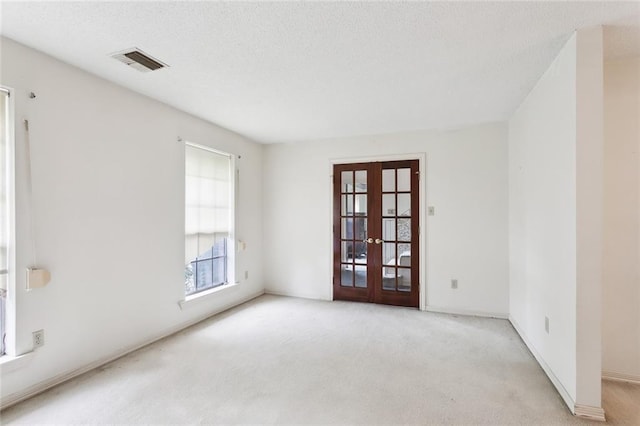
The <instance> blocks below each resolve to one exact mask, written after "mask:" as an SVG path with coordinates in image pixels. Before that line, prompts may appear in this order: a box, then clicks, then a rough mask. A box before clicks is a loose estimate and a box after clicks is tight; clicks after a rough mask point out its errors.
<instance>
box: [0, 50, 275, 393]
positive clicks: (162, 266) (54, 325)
mask: <svg viewBox="0 0 640 426" xmlns="http://www.w3.org/2000/svg"><path fill="white" fill-rule="evenodd" d="M1 42H2V45H1V47H2V58H1V61H0V62H1V64H2V68H1V74H0V75H1V81H0V83H1V84H2V85H6V86H9V87H11V88H13V89H15V97H14V100H15V105H16V123H17V126H16V146H17V153H16V155H17V158H16V168H17V177H16V180H17V190H16V204H17V215H16V216H17V221H16V222H17V224H16V226H17V229H16V238H17V242H18V246H17V259H16V263H17V265H16V266H17V271H18V274H17V276H16V280H17V283H16V287H15V289H14V301H15V305H13V306H12V309H14V310H15V312H16V318H15V320H16V327H17V329H16V342H15V349H16V351H15V352H16V353H17V354H21V353H25V352H28V351H30V350H31V348H32V344H31V342H32V336H31V332H32V331H34V330H38V329H44V331H45V345H44V346H43V347H41V348H39V349H37V350H36V351H35V353H34V355H33V357H32V358H31V359H30V361H29V362H28V365H27V366H23V367H22V368H15V367H12V368H8V367H7V365H3V368H2V377H1V379H2V391H1V392H2V398H3V403H7V402H10V401H11V400H13V399H14V398H16V397H18V396H20V395H22V394H24V393H25V392H29V391H30V390H34V389H36V388H37V387H39V386H42V385H44V384H47V383H51V382H52V381H55V380H56V378H60V377H62V376H63V375H65V374H67V373H70V372H72V371H74V370H76V369H80V368H82V367H84V366H86V365H89V364H91V363H94V362H96V361H99V360H102V359H106V358H108V357H110V356H113V355H115V354H118V353H120V352H121V351H122V350H126V349H129V348H132V347H135V346H136V345H139V344H141V343H143V342H146V341H149V340H151V339H154V338H156V337H158V336H161V335H163V334H165V333H167V332H169V331H171V330H176V329H177V328H179V327H181V326H183V325H186V324H188V323H190V322H193V321H195V320H197V319H200V318H203V317H205V316H208V315H210V314H212V313H214V312H217V311H219V310H221V309H223V308H225V307H228V306H231V305H233V304H237V303H239V302H240V301H243V300H246V299H248V298H250V297H252V296H255V295H258V294H260V293H261V292H262V291H263V285H262V282H261V279H260V278H261V276H262V271H261V265H262V261H261V246H262V240H261V238H262V232H261V226H262V224H261V211H262V206H261V203H262V201H261V197H260V196H259V188H260V180H261V177H262V146H261V145H258V144H255V143H253V142H251V141H249V140H247V139H245V138H243V137H240V136H238V135H236V134H234V133H231V132H229V131H226V130H224V129H221V128H219V127H217V126H215V125H212V124H210V123H207V122H205V121H202V120H200V119H196V118H194V117H192V116H190V115H188V114H185V113H182V112H180V111H177V110H175V109H173V108H170V107H168V106H166V105H164V104H161V103H159V102H156V101H153V100H150V99H148V98H146V97H143V96H141V95H138V94H135V93H132V92H130V91H128V90H125V89H123V88H121V87H119V86H116V85H114V84H111V83H109V82H107V81H105V80H102V79H100V78H97V77H95V76H93V75H90V74H87V73H85V72H83V71H80V70H78V69H76V68H73V67H71V66H69V65H66V64H63V63H61V62H59V61H57V60H54V59H52V58H51V57H48V56H46V55H44V54H42V53H39V52H36V51H34V50H31V49H29V48H26V47H24V46H22V45H19V44H17V43H15V42H13V41H10V40H7V39H2V40H1ZM123 72H136V71H134V70H131V69H127V68H126V67H125V68H123ZM159 72H163V71H159ZM149 78H153V74H149ZM31 91H33V92H35V93H36V94H37V98H36V99H29V98H28V93H29V92H31ZM24 119H29V122H30V128H31V144H32V156H33V191H34V206H35V209H36V216H35V229H36V231H37V241H38V248H37V253H38V264H39V266H42V267H46V268H48V269H49V270H51V274H52V280H51V283H50V284H49V285H48V286H47V287H45V288H43V289H38V290H33V291H31V292H26V291H25V290H24V287H25V276H24V272H23V271H24V270H25V268H26V267H27V266H31V262H32V260H31V259H32V257H31V254H32V253H31V250H30V243H29V241H30V232H29V226H28V223H29V220H28V219H29V211H28V208H27V206H28V203H27V191H26V187H25V179H26V169H25V161H26V158H25V149H24V146H25V145H24V143H25V139H24V134H25V133H24V129H23V127H22V122H23V120H24ZM178 136H181V137H182V138H184V139H185V140H189V141H193V142H196V143H199V144H203V145H208V146H211V147H214V148H217V149H220V150H224V151H227V152H230V153H233V154H237V155H241V157H242V158H241V159H240V160H238V168H239V169H240V175H241V178H240V199H239V200H238V222H237V229H238V233H237V237H238V238H239V239H242V240H244V241H246V243H247V250H246V251H244V252H241V253H239V254H238V263H239V267H238V269H239V270H240V271H245V270H247V271H248V272H249V280H247V281H244V280H243V281H242V282H241V283H240V285H238V286H235V287H232V288H229V289H226V290H225V291H223V292H220V293H218V294H215V295H213V296H209V297H207V298H204V299H201V300H198V301H197V302H194V303H191V304H189V305H187V306H185V307H184V310H181V308H180V307H179V305H178V301H180V300H181V299H183V296H184V275H183V274H184V264H183V260H184V254H183V251H184V204H183V203H184V177H183V176H184V151H183V144H181V143H179V142H178V141H177V138H178ZM240 276H241V277H242V278H243V277H244V274H243V273H241V274H240Z"/></svg>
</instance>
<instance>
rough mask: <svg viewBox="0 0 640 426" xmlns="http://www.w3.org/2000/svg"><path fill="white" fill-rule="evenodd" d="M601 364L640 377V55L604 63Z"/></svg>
mask: <svg viewBox="0 0 640 426" xmlns="http://www.w3.org/2000/svg"><path fill="white" fill-rule="evenodd" d="M604 135H605V151H604V153H605V156H604V161H605V162H604V171H605V174H604V251H603V275H604V278H603V313H602V314H603V333H602V369H603V371H604V374H605V375H608V376H614V377H626V378H632V379H635V380H637V381H640V58H633V59H627V60H622V61H617V62H609V63H606V64H605V68H604Z"/></svg>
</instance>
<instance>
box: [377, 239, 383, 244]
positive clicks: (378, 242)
mask: <svg viewBox="0 0 640 426" xmlns="http://www.w3.org/2000/svg"><path fill="white" fill-rule="evenodd" d="M382 243H384V240H381V239H380V238H376V244H382Z"/></svg>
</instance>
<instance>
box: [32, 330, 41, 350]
mask: <svg viewBox="0 0 640 426" xmlns="http://www.w3.org/2000/svg"><path fill="white" fill-rule="evenodd" d="M40 346H44V330H38V331H34V332H33V348H34V349H35V348H39V347H40Z"/></svg>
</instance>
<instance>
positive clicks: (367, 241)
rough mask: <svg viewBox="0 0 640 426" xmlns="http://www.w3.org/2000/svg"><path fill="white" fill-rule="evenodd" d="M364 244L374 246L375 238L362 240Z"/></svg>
mask: <svg viewBox="0 0 640 426" xmlns="http://www.w3.org/2000/svg"><path fill="white" fill-rule="evenodd" d="M362 242H363V243H368V244H372V243H373V238H371V237H369V238H367V239H366V240H362Z"/></svg>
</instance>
